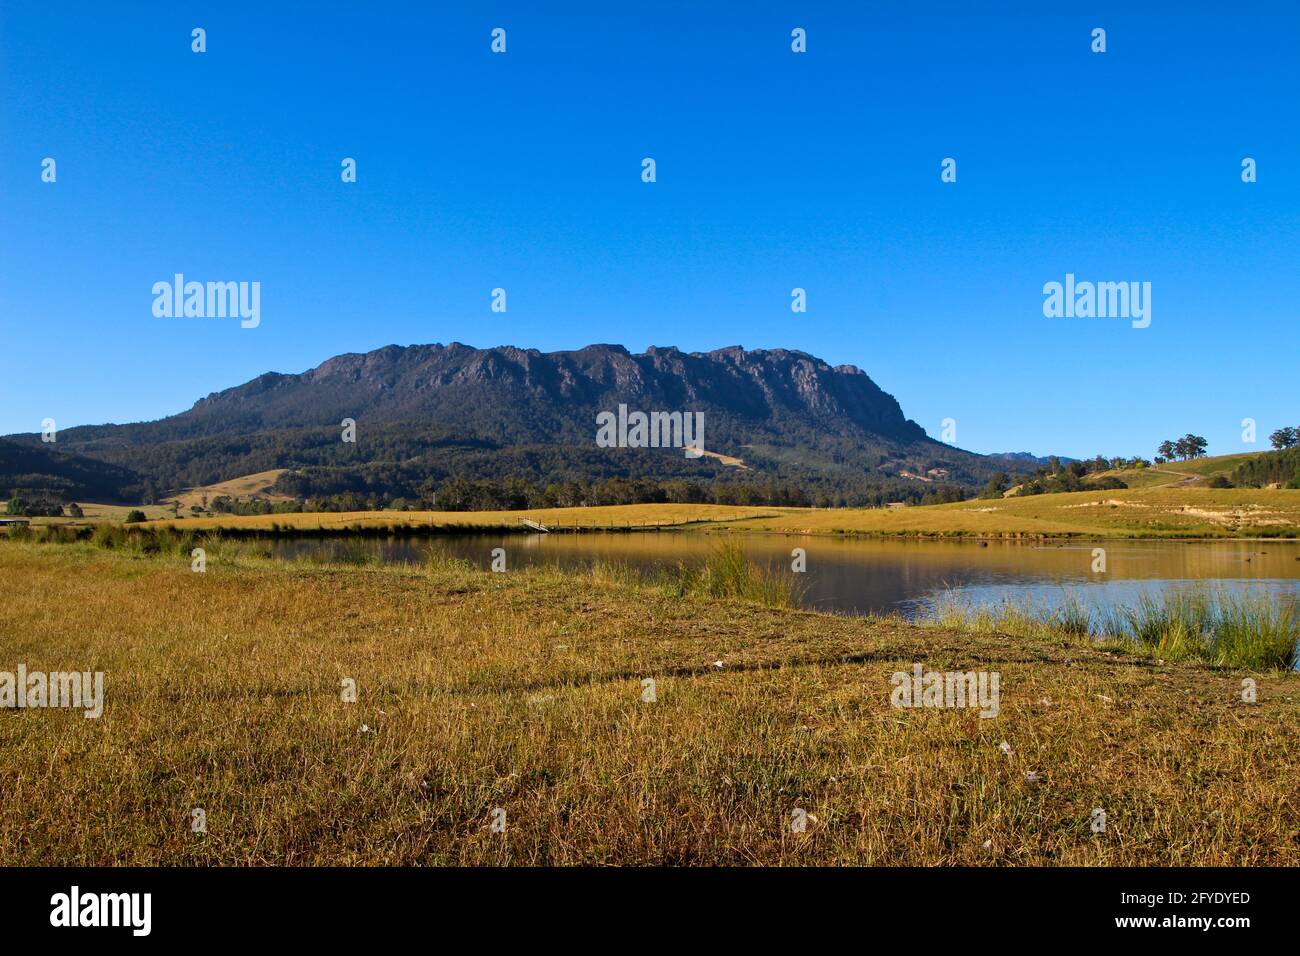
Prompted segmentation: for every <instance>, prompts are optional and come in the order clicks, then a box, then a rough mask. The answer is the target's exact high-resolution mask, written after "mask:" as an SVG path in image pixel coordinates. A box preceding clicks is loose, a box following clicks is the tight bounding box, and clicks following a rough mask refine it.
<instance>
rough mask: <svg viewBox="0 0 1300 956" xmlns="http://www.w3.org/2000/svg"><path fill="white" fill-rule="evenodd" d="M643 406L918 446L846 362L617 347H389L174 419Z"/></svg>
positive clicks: (777, 353)
mask: <svg viewBox="0 0 1300 956" xmlns="http://www.w3.org/2000/svg"><path fill="white" fill-rule="evenodd" d="M620 402H622V403H625V404H627V405H628V406H629V407H632V408H637V409H642V410H646V411H650V410H660V409H662V410H691V411H703V412H705V413H706V414H708V413H713V414H715V415H716V416H719V417H721V418H725V419H727V420H728V421H729V423H730V424H732V425H734V426H740V425H742V424H751V425H755V426H764V428H765V429H766V428H767V427H771V426H777V427H778V429H779V427H780V426H781V425H782V424H783V423H784V424H789V425H795V424H802V425H804V426H813V427H816V428H817V429H819V430H824V431H827V432H829V433H831V434H834V435H840V436H847V435H851V434H853V433H855V432H859V431H860V432H863V433H866V434H871V435H875V436H878V437H882V438H893V439H897V440H902V441H918V440H923V439H924V433H923V432H922V430H921V429H920V427H919V426H917V425H916V424H915V423H913V422H909V421H908V420H907V419H906V418H905V417H904V415H903V412H902V409H901V408H900V407H899V405H898V402H896V401H895V400H894V399H893V397H892V396H890V395H888V394H886V393H885V392H883V391H881V390H880V388H879V387H877V386H876V384H875V383H874V382H872V381H871V379H870V378H868V377H867V376H866V375H865V374H864V373H863V372H861V371H860V370H859V369H857V368H854V367H853V366H851V365H841V366H838V367H835V368H833V367H831V366H830V365H828V364H827V363H825V362H823V361H822V360H821V359H818V358H815V357H814V356H811V355H808V354H806V353H804V352H795V351H788V350H785V349H774V350H770V351H767V350H756V351H745V350H744V349H742V348H740V347H739V346H733V347H730V348H723V349H717V350H715V351H712V352H682V351H680V350H678V349H676V348H672V347H668V348H650V349H648V350H647V351H646V352H645V353H642V354H632V353H630V352H628V351H627V349H625V348H623V347H622V346H619V345H589V346H587V347H586V348H583V349H579V350H577V351H573V352H539V351H537V350H536V349H518V348H514V347H511V346H500V347H498V348H490V349H475V348H470V347H469V346H465V345H460V344H458V343H453V344H451V345H446V346H444V345H413V346H409V347H405V348H403V347H399V346H395V345H394V346H388V347H386V348H382V349H378V350H376V351H374V352H367V353H365V354H353V355H339V356H336V357H334V358H332V359H329V360H328V361H326V362H323V363H322V364H321V365H320V366H318V367H317V368H314V369H312V370H310V371H308V372H304V373H302V374H301V375H279V374H274V373H271V374H267V375H263V376H261V377H259V378H257V379H254V380H253V381H251V382H248V383H247V384H245V385H241V386H238V387H236V388H232V389H227V390H226V391H223V392H218V393H215V394H213V395H210V396H208V397H207V398H205V399H203V400H201V401H199V402H198V403H196V404H195V406H194V408H192V409H191V410H189V411H188V412H184V413H182V414H181V415H178V416H174V418H173V419H171V420H170V421H173V422H175V423H176V424H178V425H180V424H182V423H185V422H188V423H190V424H192V425H193V426H194V427H195V428H196V429H198V431H199V432H201V433H203V434H214V433H215V432H214V426H215V427H216V428H217V429H222V425H221V424H220V421H219V420H220V419H221V418H223V417H226V418H228V419H229V420H230V421H231V422H238V423H240V424H239V425H238V426H237V427H238V428H245V427H247V426H248V424H249V418H250V416H251V417H253V418H255V419H256V420H257V424H258V425H259V426H260V427H275V428H284V427H295V426H304V425H327V424H334V423H335V422H337V421H338V416H339V415H346V416H347V417H353V418H357V419H358V420H360V418H361V416H362V415H364V416H365V417H366V418H367V419H369V420H370V421H372V422H374V421H383V422H393V421H402V420H408V419H412V418H416V419H418V418H428V417H430V416H436V417H437V418H438V420H440V421H443V422H447V421H449V420H455V421H456V422H457V423H458V424H466V425H471V426H472V424H473V419H475V418H477V417H478V416H477V414H476V412H477V411H479V410H482V409H485V408H490V409H493V410H495V411H496V412H498V413H499V414H501V415H504V416H506V417H507V418H517V419H519V422H518V424H519V425H520V426H521V427H531V428H540V429H542V432H543V434H539V435H538V436H537V437H539V438H545V437H555V436H559V435H561V434H564V433H567V432H569V431H571V430H574V429H577V430H580V431H584V432H585V431H589V430H590V429H591V418H592V415H593V414H594V412H595V411H597V410H600V409H604V408H612V407H614V406H615V405H617V404H618V403H620Z"/></svg>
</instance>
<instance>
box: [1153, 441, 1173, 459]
mask: <svg viewBox="0 0 1300 956" xmlns="http://www.w3.org/2000/svg"><path fill="white" fill-rule="evenodd" d="M1174 450H1175V449H1174V443H1173V442H1171V441H1168V440H1165V441H1162V442H1161V443H1160V447H1159V448H1157V449H1156V454H1157V455H1158V456H1159V458H1158V459H1157V460H1158V461H1159V462H1160V464H1162V465H1163V464H1164V463H1165V462H1166V461H1168V460H1169V459H1171V458H1173V457H1174Z"/></svg>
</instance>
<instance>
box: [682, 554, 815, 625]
mask: <svg viewBox="0 0 1300 956" xmlns="http://www.w3.org/2000/svg"><path fill="white" fill-rule="evenodd" d="M659 583H660V586H661V587H663V588H664V589H666V590H667V591H668V592H669V593H672V594H677V595H679V596H682V597H703V598H731V599H738V600H742V601H752V602H753V603H755V604H761V605H762V606H763V607H773V608H789V607H794V606H795V605H797V604H798V603H799V587H798V585H797V584H796V583H795V581H794V578H793V577H792V575H791V574H790V573H783V572H782V571H780V570H779V569H776V568H772V567H764V566H762V565H758V564H755V563H754V562H753V561H750V560H749V558H748V557H747V556H746V555H745V550H744V548H742V547H741V546H740V545H739V544H737V543H735V542H731V541H728V542H723V543H722V544H720V545H719V546H718V547H716V548H714V550H713V551H712V553H710V554H709V556H708V558H707V559H706V560H705V561H704V563H703V564H702V565H689V564H684V563H679V564H677V565H674V566H673V567H672V568H670V569H668V570H666V571H664V572H663V573H662V574H661V575H660V577H659Z"/></svg>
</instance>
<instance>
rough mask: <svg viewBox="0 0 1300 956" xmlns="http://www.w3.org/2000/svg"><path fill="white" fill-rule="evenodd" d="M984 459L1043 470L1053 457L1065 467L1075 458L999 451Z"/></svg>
mask: <svg viewBox="0 0 1300 956" xmlns="http://www.w3.org/2000/svg"><path fill="white" fill-rule="evenodd" d="M984 457H985V458H989V459H998V460H1000V461H1004V462H1006V463H1008V464H1010V465H1032V466H1033V467H1035V468H1041V467H1042V466H1044V465H1047V464H1049V463H1050V462H1051V460H1052V458H1053V457H1054V458H1056V460H1057V461H1059V462H1060V463H1061V464H1063V465H1068V464H1069V463H1070V462H1072V461H1074V459H1073V458H1066V457H1065V456H1064V455H1055V456H1053V455H1041V456H1040V455H1035V454H1034V453H1033V452H1028V451H999V452H993V453H992V454H989V455H985V456H984Z"/></svg>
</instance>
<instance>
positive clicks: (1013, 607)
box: [930, 588, 1300, 670]
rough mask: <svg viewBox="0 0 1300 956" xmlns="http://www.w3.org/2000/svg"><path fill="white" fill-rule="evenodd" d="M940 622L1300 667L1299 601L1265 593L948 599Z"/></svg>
mask: <svg viewBox="0 0 1300 956" xmlns="http://www.w3.org/2000/svg"><path fill="white" fill-rule="evenodd" d="M930 620H931V622H932V623H936V624H940V625H945V626H949V627H955V628H961V629H965V630H976V631H980V632H985V633H987V632H990V631H1002V632H1004V633H1007V634H1012V635H1015V636H1018V637H1059V636H1062V635H1065V636H1069V637H1076V638H1077V637H1087V638H1091V639H1093V640H1097V641H1103V642H1104V641H1111V642H1118V643H1123V644H1127V645H1129V646H1131V647H1134V648H1136V649H1138V650H1140V651H1141V652H1143V653H1145V654H1150V655H1151V656H1153V657H1160V658H1163V659H1167V660H1200V661H1205V662H1206V663H1209V664H1213V665H1216V666H1220V667H1244V668H1252V669H1261V670H1267V669H1270V668H1280V669H1285V670H1294V669H1295V668H1296V667H1297V665H1298V664H1300V647H1298V645H1300V612H1298V610H1297V605H1296V602H1295V601H1294V600H1289V599H1286V598H1275V597H1271V596H1270V595H1268V594H1266V593H1263V592H1259V591H1240V592H1239V591H1229V590H1226V589H1222V588H1219V589H1214V588H1204V589H1201V590H1196V591H1164V592H1160V593H1158V594H1152V593H1149V592H1148V593H1144V594H1142V595H1140V596H1139V597H1138V599H1137V601H1136V602H1135V603H1134V604H1133V605H1131V606H1130V605H1111V606H1106V607H1102V608H1099V609H1093V608H1089V607H1088V606H1087V605H1085V604H1084V603H1083V602H1082V601H1080V600H1079V599H1078V597H1077V596H1076V595H1067V597H1066V599H1065V600H1064V601H1063V602H1062V603H1061V604H1060V605H1058V606H1057V607H1056V608H1054V609H1046V610H1045V609H1043V608H1041V607H1038V606H1036V605H1034V604H1032V603H1029V602H1014V601H1010V600H1006V601H1003V602H1002V603H1001V604H997V605H970V604H963V603H961V602H960V601H957V600H953V599H948V600H944V601H942V602H940V604H939V606H938V607H936V608H935V609H934V611H933V612H932V614H931V615H930Z"/></svg>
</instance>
